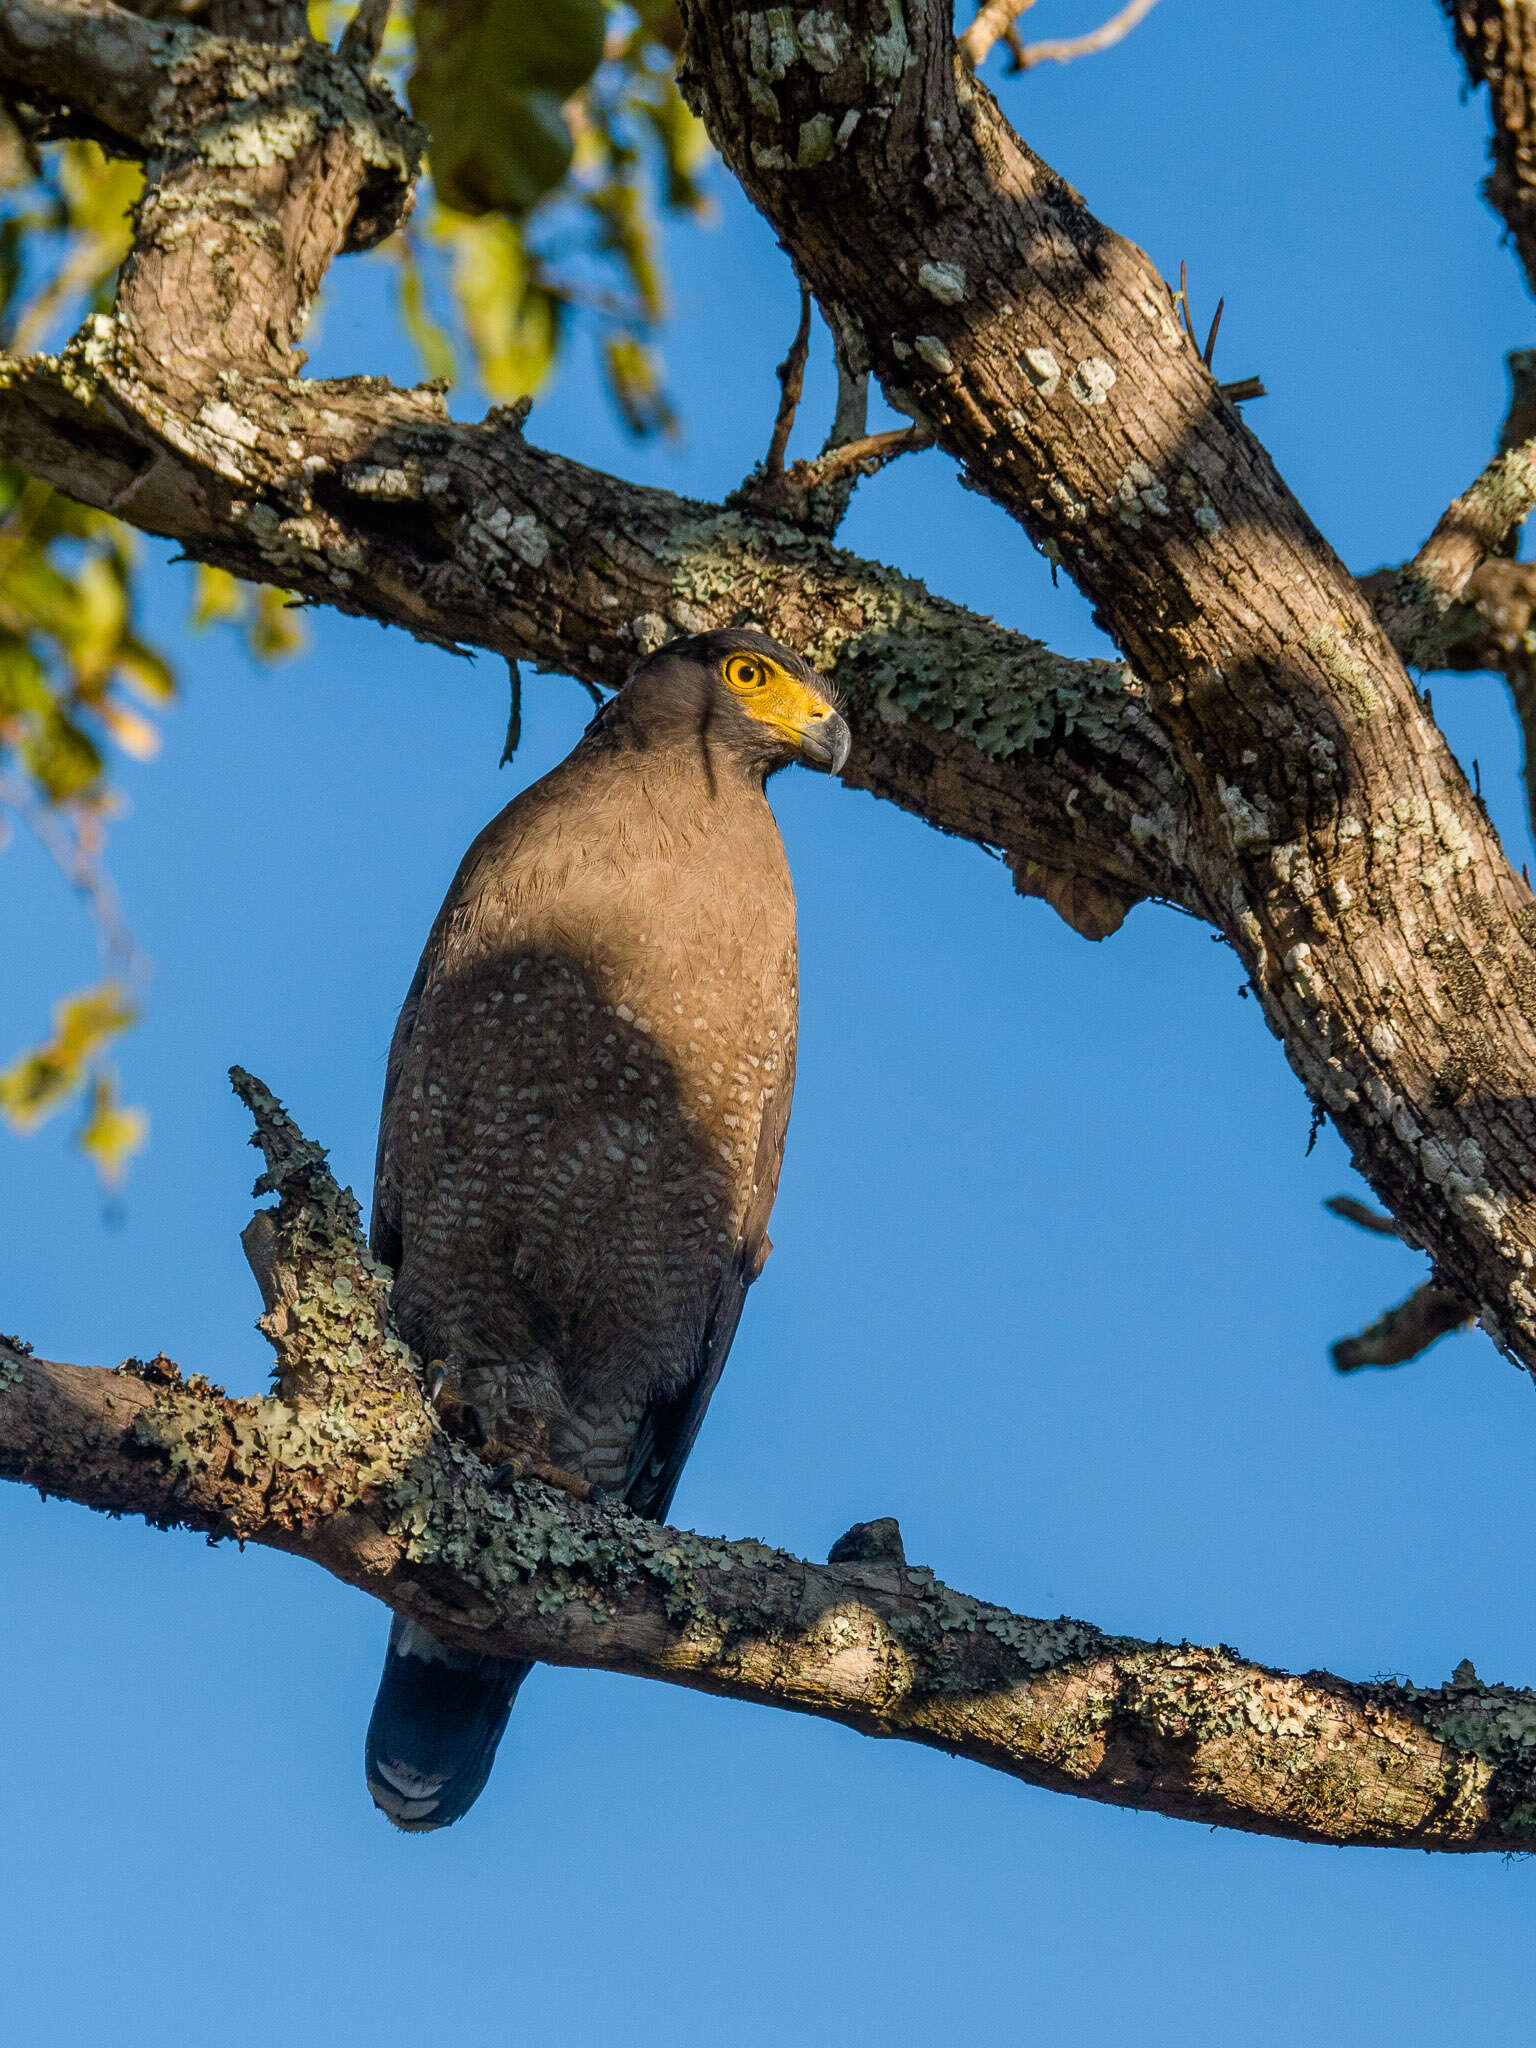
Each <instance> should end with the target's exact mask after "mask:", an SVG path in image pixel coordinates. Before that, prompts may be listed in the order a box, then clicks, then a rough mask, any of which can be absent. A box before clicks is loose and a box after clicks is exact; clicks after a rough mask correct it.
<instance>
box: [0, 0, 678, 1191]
mask: <svg viewBox="0 0 1536 2048" xmlns="http://www.w3.org/2000/svg"><path fill="white" fill-rule="evenodd" d="M352 11H353V6H352V0H346V4H345V5H339V4H337V0H312V7H311V25H312V27H313V29H314V31H315V33H316V34H318V35H323V36H325V37H326V39H327V40H329V41H333V42H334V41H335V40H336V38H337V36H338V35H339V34H340V32H341V30H342V28H343V27H344V25H345V22H346V20H347V19H348V18H349V16H350V14H351V13H352ZM680 40H681V29H680V24H679V21H678V17H677V13H676V9H675V6H674V5H673V0H638V4H631V5H627V6H616V5H614V4H612V0H539V4H538V5H536V6H534V5H528V4H525V0H414V11H413V13H412V15H411V17H410V18H409V20H408V21H405V22H402V21H400V20H399V19H398V18H397V19H396V21H395V22H394V23H392V24H391V28H390V31H389V37H388V40H387V42H386V45H385V50H384V54H383V59H382V68H383V69H384V70H385V71H386V72H387V73H390V74H392V81H393V83H394V84H395V85H396V87H397V89H399V90H402V91H407V90H408V92H409V94H410V97H411V99H412V101H413V104H414V106H415V109H416V111H417V113H418V114H419V115H420V116H421V118H422V119H423V121H424V123H425V124H426V126H427V127H428V130H429V134H430V146H431V157H430V172H431V180H430V183H429V184H428V185H427V186H426V187H425V188H424V191H423V195H422V199H423V203H422V205H421V207H420V208H419V210H418V212H417V215H416V218H415V221H414V223H413V224H412V226H411V227H410V228H409V229H408V230H406V231H405V232H403V233H401V234H398V235H396V236H395V237H393V239H392V240H391V241H390V242H388V243H386V244H385V246H384V248H383V249H382V250H381V251H380V252H379V257H380V259H382V260H385V261H388V262H390V263H392V264H393V265H394V267H395V272H396V280H397V293H398V297H397V303H398V308H399V314H400V319H401V324H402V327H403V328H404V330H405V332H406V333H407V334H408V335H409V336H410V338H411V339H412V341H413V342H414V344H415V347H416V349H417V352H418V354H419V356H420V358H421V361H422V364H423V367H424V369H425V371H426V373H427V375H429V376H432V377H439V378H444V379H448V380H453V379H456V378H460V377H463V376H473V377H474V379H475V380H476V381H477V382H478V383H479V385H480V387H481V388H482V389H483V390H484V391H485V393H486V394H487V396H488V397H489V398H491V399H492V400H493V401H495V402H498V403H503V402H506V401H507V400H509V399H512V398H516V397H520V396H523V395H524V394H528V393H532V392H535V391H537V390H538V389H539V387H540V386H541V385H542V384H543V383H544V382H545V381H546V380H547V379H548V377H549V376H550V374H551V372H552V370H553V369H554V366H555V364H556V362H557V360H558V358H559V355H560V352H561V349H562V347H563V346H565V345H566V344H567V342H568V341H569V339H570V337H571V335H572V334H573V333H574V332H575V331H576V330H577V329H578V327H580V326H582V325H587V326H590V327H591V328H592V329H593V330H594V331H595V335H596V339H597V343H598V349H599V357H600V361H601V364H602V367H603V371H604V375H605V380H606V383H607V388H608V390H609V393H610V395H611V396H612V399H613V401H614V404H615V406H616V407H617V409H618V411H619V413H620V415H621V417H622V418H623V419H624V420H625V422H626V423H627V424H628V426H629V427H630V429H631V430H632V431H633V432H635V433H636V434H649V433H653V432H657V431H670V430H671V429H672V428H673V427H674V425H675V416H674V414H673V411H672V408H671V405H670V403H669V401H668V399H667V396H666V392H665V389H664V387H663V380H662V374H661V369H660V365H659V361H658V357H657V349H656V338H657V335H658V333H659V330H660V328H661V326H662V324H663V322H664V320H665V318H666V311H667V301H666V287H665V282H664V278H663V273H662V267H661V262H660V256H659V250H658V213H659V211H660V210H671V211H674V212H685V213H691V214H695V215H697V214H701V213H702V212H703V211H704V210H705V207H706V197H705V191H704V186H703V183H702V179H703V173H704V169H705V165H706V163H707V160H708V154H709V152H708V145H707V143H706V142H705V139H704V133H703V130H702V128H701V127H700V125H699V123H698V122H697V121H696V120H695V119H694V117H693V115H692V114H690V113H689V112H688V110H687V108H686V107H685V106H684V105H683V103H682V101H681V99H680V98H679V97H678V93H677V88H676V85H675V83H674V80H673V63H674V58H675V54H676V51H677V48H678V45H679V42H680ZM407 82H408V83H407ZM141 186H142V173H141V171H140V169H139V167H138V166H137V165H135V164H128V163H120V162H115V161H109V160H108V159H107V158H105V157H104V156H103V155H102V153H101V151H100V150H99V149H98V148H97V146H96V145H95V144H94V143H86V142H69V143H64V144H62V145H58V146H52V147H50V148H48V149H47V150H46V151H43V152H39V151H38V150H37V149H36V148H35V147H34V146H33V145H32V144H31V142H30V141H29V140H28V139H27V138H26V137H25V135H24V134H23V133H22V132H21V130H20V129H18V128H17V126H16V125H15V124H14V123H13V122H12V120H11V119H10V117H9V116H8V115H7V114H6V113H5V112H4V110H3V109H0V346H3V347H4V348H5V349H6V350H7V351H9V352H12V353H17V354H20V353H25V352H28V351H30V350H34V349H38V348H45V347H49V346H56V345H57V344H58V343H59V342H60V341H62V340H63V338H64V337H65V336H66V335H67V334H68V333H69V332H70V331H71V330H72V329H73V328H74V327H75V326H76V325H77V324H78V322H79V321H80V319H81V318H82V317H83V316H84V315H86V314H87V313H90V312H96V311H105V310H107V309H108V308H109V306H110V303H111V295H112V290H113V287H114V284H115V280H116V276H117V272H118V269H119V267H120V265H121V263H122V261H123V258H124V257H125V255H126V254H127V252H128V248H129V242H130V233H131V229H130V214H131V209H132V207H133V205H134V203H135V201H136V199H137V197H138V194H139V191H140V189H141ZM138 562H139V553H138V546H137V542H136V539H135V536H134V535H133V534H132V533H130V531H129V530H128V529H127V528H126V527H125V526H123V525H122V524H121V523H120V522H119V521H117V520H116V519H113V518H112V517H110V515H108V514H106V513H103V512H98V511H93V510H91V509H89V508H87V507H84V506H80V505H76V504H73V503H71V502H70V501H69V500H67V499H65V498H62V497H60V496H59V495H58V493H56V492H55V491H53V490H51V489H50V488H49V487H48V486H47V485H45V484H41V483H38V482H36V481H35V480H31V479H28V478H26V477H24V476H23V475H22V474H21V473H20V472H19V471H16V470H13V469H7V468H4V467H0V844H3V842H4V838H5V836H6V833H7V830H8V823H7V820H8V818H20V819H22V820H23V821H25V822H26V823H27V824H28V825H29V826H30V827H31V828H32V829H33V830H34V831H35V832H37V834H38V835H39V837H41V838H42V839H43V841H44V843H45V844H46V845H47V846H48V847H49V849H50V851H51V852H52V853H53V854H54V856H55V858H56V859H57V860H58V862H59V864H60V866H61V867H62V868H63V869H64V871H65V873H66V875H67V876H68V878H69V880H70V881H71V883H72V884H73V885H74V886H75V887H76V888H77V890H79V892H80V893H81V894H82V896H83V897H84V899H85V900H86V901H87V902H88V903H89V905H90V906H91V908H92V910H93V912H94V915H95V919H96V925H97V931H98V937H99V939H100V941H101V946H102V951H103V954H104V956H105V964H104V969H103V979H102V980H101V981H100V983H99V984H98V985H97V986H95V987H93V988H89V989H85V990H82V991H80V992H78V993H77V994H75V995H73V996H71V997H69V998H67V999H66V1000H65V1001H64V1002H62V1003H61V1004H60V1005H59V1006H58V1009H57V1010H56V1012H55V1018H54V1029H53V1031H52V1033H51V1035H50V1036H49V1037H48V1038H47V1039H45V1040H44V1041H43V1042H42V1043H40V1044H38V1045H35V1046H33V1047H31V1048H29V1049H28V1050H27V1051H25V1052H23V1053H22V1054H21V1055H20V1056H19V1057H17V1058H16V1059H14V1060H13V1061H12V1062H11V1064H10V1065H9V1066H7V1067H5V1068H3V1069H0V1122H6V1123H9V1124H10V1125H11V1126H12V1128H13V1129H17V1130H30V1129H33V1128H35V1127H36V1126H37V1125H38V1124H40V1123H41V1122H43V1121H44V1120H46V1119H47V1118H48V1117H50V1116H52V1115H53V1114H54V1113H55V1112H56V1111H58V1110H59V1109H61V1108H62V1107H63V1106H64V1105H65V1104H66V1103H67V1102H69V1101H71V1100H74V1099H77V1098H78V1099H79V1100H81V1101H82V1102H83V1104H84V1106H85V1113H84V1118H83V1121H82V1123H81V1125H80V1127H79V1129H78V1131H77V1135H76V1142H77V1144H78V1145H79V1146H80V1148H81V1149H82V1150H83V1151H84V1152H85V1154H86V1156H87V1157H88V1158H90V1159H91V1160H92V1161H93V1163H94V1164H95V1166H96V1167H97V1169H98V1171H99V1172H100V1173H101V1174H102V1175H103V1177H104V1178H107V1179H109V1180H110V1179H115V1178H116V1177H117V1176H119V1175H120V1174H121V1172H122V1170H123V1167H124V1165H125V1163H126V1161H127V1159H128V1158H129V1156H130V1155H131V1154H132V1152H133V1151H134V1150H135V1149H136V1148H137V1147H138V1146H139V1144H141V1143H142V1141H143V1137H144V1132H145V1120H144V1118H143V1116H142V1115H141V1113H140V1112H139V1111H137V1110H133V1109H127V1108H124V1107H122V1106H121V1105H120V1104H119V1102H118V1100H117V1094H116V1083H115V1081H114V1079H113V1077H112V1075H111V1072H110V1069H109V1068H108V1066H107V1064H106V1057H107V1054H108V1052H109V1050H110V1048H111V1047H112V1046H113V1044H114V1043H115V1042H116V1040H117V1039H118V1038H119V1037H120V1036H121V1034H122V1033H123V1032H124V1031H125V1030H127V1029H128V1028H129V1026H130V1025H131V1024H132V1022H133V1021H134V1018H135V1004H134V1002H133V1000H132V998H131V995H130V993H129V988H130V985H131V984H132V981H133V972H132V963H133V958H134V955H133V948H132V944H131V941H129V940H128V939H127V936H126V934H125V933H124V932H123V931H122V929H121V927H120V925H119V923H118V921H117V918H116V914H115V911H114V909H113V906H112V899H111V892H110V889H109V887H108V886H107V883H106V880H105V877H104V875H103V873H102V870H101V853H102V846H103V842H104V837H105V829H106V825H107V823H108V821H109V819H110V818H111V816H112V815H113V814H114V811H115V809H116V807H117V800H116V798H115V796H114V792H113V768H114V762H115V761H117V760H118V759H119V758H120V757H122V756H125V755H126V756H129V757H132V758H136V759H140V760H142V759H146V758H148V757H149V756H150V755H152V754H153V753H154V751H155V749H156V747H157V745H158V728H157V723H156V717H157V714H159V713H161V712H163V711H164V710H165V709H166V707H167V706H168V705H169V704H170V703H171V702H172V701H173V699H174V696H175V692H176V680H175V675H174V672H173V670H172V667H171V665H170V663H169V662H168V660H167V658H166V656H165V654H164V653H163V652H161V651H159V650H157V649H156V648H155V647H154V646H152V645H151V644H150V642H149V641H148V640H147V639H146V638H145V637H144V635H143V633H142V631H141V630H140V629H139V627H138V625H137V624H136V593H135V577H136V574H137V567H138ZM297 616H298V615H297V614H296V613H295V611H294V610H293V609H292V608H291V607H290V605H289V603H288V600H287V598H286V596H285V594H284V593H283V592H282V591H280V590H275V589H270V588H265V587H263V588H259V589H258V588H254V587H252V586H250V585H247V584H243V583H241V582H239V581H238V580H237V579H236V578H234V577H232V576H230V575H228V574H226V573H225V572H224V571H223V570H219V569H212V568H208V567H201V568H199V569H197V571H196V572H195V580H194V587H193V595H192V603H191V610H190V623H191V624H192V625H193V626H195V627H207V626H233V627H234V628H235V629H237V630H238V631H239V632H240V633H241V634H242V636H243V637H244V639H245V640H246V643H247V645H248V646H249V648H250V650H251V652H252V653H253V654H254V655H255V656H256V657H257V658H258V659H261V660H273V659H277V658H280V657H282V656H284V655H289V654H292V653H294V652H296V651H297V650H298V648H299V647H300V646H301V645H302V634H301V631H300V628H299V626H298V624H297Z"/></svg>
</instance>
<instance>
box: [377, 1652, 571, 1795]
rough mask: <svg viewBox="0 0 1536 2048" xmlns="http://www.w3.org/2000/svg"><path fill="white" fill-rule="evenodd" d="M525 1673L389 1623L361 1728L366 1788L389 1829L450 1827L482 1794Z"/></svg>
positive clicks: (519, 1665)
mask: <svg viewBox="0 0 1536 2048" xmlns="http://www.w3.org/2000/svg"><path fill="white" fill-rule="evenodd" d="M532 1669H533V1666H532V1665H531V1664H529V1663H526V1662H522V1661H517V1662H511V1661H508V1660H506V1659H504V1658H501V1657H476V1656H473V1655H472V1654H471V1653H470V1652H469V1651H467V1650H456V1649H454V1648H452V1646H451V1645H450V1644H448V1643H440V1642H439V1641H438V1640H437V1638H436V1636H434V1635H429V1634H428V1633H427V1631H426V1630H425V1629H424V1628H418V1627H417V1625H416V1624H415V1622H413V1621H406V1620H404V1619H403V1618H402V1617H401V1616H400V1615H398V1614H397V1615H396V1616H395V1619H394V1625H393V1627H392V1628H391V1629H390V1631H389V1649H388V1651H387V1653H386V1654H385V1658H384V1675H383V1677H382V1678H381V1679H380V1680H379V1696H378V1698H377V1699H376V1700H375V1701H374V1703H373V1719H372V1720H371V1721H370V1722H369V1723H368V1747H367V1766H368V1790H369V1791H370V1792H371V1793H372V1794H373V1803H374V1805H375V1806H377V1807H379V1808H380V1810H381V1811H382V1812H384V1813H386V1814H388V1816H389V1818H390V1819H391V1820H392V1821H393V1822H394V1824H395V1826H396V1827H397V1828H404V1829H406V1831H407V1832H408V1833H412V1834H415V1833H420V1832H423V1831H424V1830H426V1829H428V1828H446V1827H451V1826H452V1825H453V1823H454V1822H455V1821H456V1820H457V1819H458V1818H459V1816H460V1815H461V1814H465V1813H468V1811H469V1809H470V1808H471V1807H472V1806H473V1805H474V1803H475V1801H476V1800H477V1799H478V1798H479V1797H480V1794H481V1792H482V1791H483V1789H484V1787H485V1781H486V1779H487V1778H488V1777H489V1776H490V1774H491V1765H492V1764H493V1763H494V1762H495V1759H496V1745H497V1743H498V1742H500V1740H501V1736H502V1730H503V1729H504V1728H505V1727H506V1725H507V1716H508V1714H509V1713H510V1712H511V1711H512V1702H513V1700H515V1699H516V1697H517V1689H518V1687H519V1686H520V1685H521V1684H522V1682H523V1680H524V1679H525V1678H526V1677H527V1676H528V1673H529V1672H530V1671H531V1670H532Z"/></svg>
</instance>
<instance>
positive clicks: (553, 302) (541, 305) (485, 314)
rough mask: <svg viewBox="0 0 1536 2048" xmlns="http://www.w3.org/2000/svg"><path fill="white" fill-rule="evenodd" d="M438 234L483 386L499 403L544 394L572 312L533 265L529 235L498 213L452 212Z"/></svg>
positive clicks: (438, 227) (441, 222) (443, 217)
mask: <svg viewBox="0 0 1536 2048" xmlns="http://www.w3.org/2000/svg"><path fill="white" fill-rule="evenodd" d="M434 232H435V233H436V235H437V236H438V237H439V239H441V240H443V241H445V242H446V243H447V244H448V247H449V249H450V250H451V252H452V266H453V267H452V279H453V294H454V298H455V300H456V302H457V305H458V310H459V317H460V319H461V320H462V321H463V323H464V331H465V334H466V335H467V336H468V339H469V342H470V346H471V348H472V349H473V350H474V356H475V365H476V368H477V369H478V371H479V373H480V381H481V383H482V384H483V385H484V386H485V389H486V391H487V393H488V394H489V396H490V397H491V398H492V399H493V400H494V401H495V402H496V403H497V404H504V403H505V402H506V401H507V400H508V399H512V398H521V397H522V396H523V395H524V394H525V393H527V392H530V391H536V390H537V389H538V387H539V386H540V384H542V383H543V381H544V379H545V378H546V377H547V376H548V374H549V371H550V367H551V365H552V364H553V362H554V359H555V351H556V349H557V347H558V346H559V341H560V323H561V315H562V313H563V311H564V307H563V304H562V301H561V299H560V297H559V295H558V294H557V293H556V292H554V291H552V290H551V289H550V288H549V287H548V286H547V285H545V284H544V283H542V281H541V280H540V279H539V277H538V276H537V275H536V274H535V272H534V270H533V267H532V265H531V264H530V262H529V260H528V251H527V248H526V246H525V245H524V242H523V235H522V230H521V229H520V228H518V227H516V226H514V224H513V223H512V222H511V221H509V220H503V219H502V218H501V217H500V216H499V215H497V214H487V215H485V216H484V217H483V218H481V219H478V220H469V219H466V218H465V216H464V215H463V214H453V213H449V212H447V211H446V210H444V211H443V212H442V213H441V214H440V216H439V220H438V222H437V223H436V225H435V229H434Z"/></svg>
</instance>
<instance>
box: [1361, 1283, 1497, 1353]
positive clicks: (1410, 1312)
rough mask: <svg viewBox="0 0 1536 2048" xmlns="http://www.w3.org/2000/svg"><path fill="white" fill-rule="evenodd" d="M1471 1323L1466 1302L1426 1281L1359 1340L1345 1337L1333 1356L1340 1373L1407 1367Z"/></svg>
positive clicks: (1380, 1317) (1373, 1324)
mask: <svg viewBox="0 0 1536 2048" xmlns="http://www.w3.org/2000/svg"><path fill="white" fill-rule="evenodd" d="M1471 1320H1472V1317H1471V1314H1470V1312H1469V1311H1468V1308H1467V1305H1466V1303H1465V1302H1464V1301H1458V1300H1457V1298H1456V1296H1455V1295H1454V1294H1447V1292H1446V1291H1445V1289H1444V1288H1443V1287H1437V1286H1436V1285H1435V1283H1434V1281H1433V1280H1426V1281H1425V1282H1424V1284H1423V1286H1422V1287H1415V1289H1414V1290H1413V1292H1412V1294H1410V1295H1409V1296H1408V1298H1407V1300H1406V1301H1400V1302H1399V1303H1398V1304H1397V1306H1396V1307H1395V1308H1389V1309H1388V1310H1387V1311H1386V1312H1385V1314H1383V1315H1380V1316H1378V1317H1377V1318H1376V1320H1375V1322H1374V1323H1372V1324H1371V1325H1370V1327H1369V1328H1368V1329H1364V1330H1362V1331H1361V1332H1360V1334H1359V1336H1358V1337H1341V1338H1340V1339H1339V1341H1338V1343H1337V1344H1335V1345H1334V1346H1333V1348H1332V1350H1331V1352H1330V1354H1329V1355H1330V1357H1331V1358H1332V1359H1333V1362H1334V1365H1335V1366H1336V1367H1337V1368H1338V1370H1339V1371H1340V1372H1358V1371H1359V1370H1360V1368H1361V1367H1362V1366H1366V1365H1406V1364H1407V1363H1408V1361H1409V1360H1410V1359H1413V1358H1418V1357H1419V1356H1420V1355H1421V1354H1422V1353H1423V1352H1425V1351H1427V1350H1428V1349H1429V1347H1430V1345H1431V1344H1438V1343H1439V1341H1440V1339H1441V1338H1442V1337H1448V1336H1449V1335H1450V1333H1451V1331H1452V1330H1464V1329H1465V1328H1466V1326H1467V1324H1468V1323H1469V1322H1470V1321H1471Z"/></svg>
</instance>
